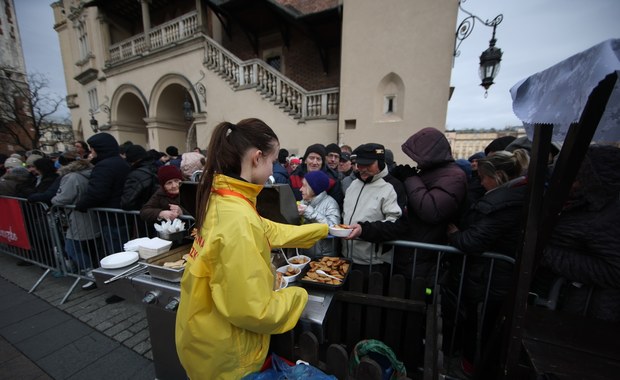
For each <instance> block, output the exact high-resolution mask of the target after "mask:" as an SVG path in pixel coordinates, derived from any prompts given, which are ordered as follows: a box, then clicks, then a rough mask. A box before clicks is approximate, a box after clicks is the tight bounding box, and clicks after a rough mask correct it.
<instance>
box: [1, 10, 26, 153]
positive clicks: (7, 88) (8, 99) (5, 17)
mask: <svg viewBox="0 0 620 380" xmlns="http://www.w3.org/2000/svg"><path fill="white" fill-rule="evenodd" d="M13 86H23V87H27V86H28V82H27V77H26V65H25V60H24V52H23V50H22V42H21V37H20V34H19V28H18V25H17V17H16V16H15V6H14V3H13V0H6V1H2V2H0V91H1V92H2V94H0V152H1V153H4V154H11V153H15V152H18V151H23V150H25V149H24V148H22V147H19V146H16V145H14V144H12V143H11V142H12V141H14V138H15V137H18V138H20V140H21V141H22V142H26V141H28V140H29V136H27V133H28V131H24V130H20V129H18V128H15V127H14V125H13V124H12V122H11V120H10V117H12V111H13V109H14V107H15V106H16V105H20V104H21V103H22V102H23V99H20V98H19V97H18V96H16V95H15V91H14V87H13ZM5 113H6V114H8V115H6V114H5ZM27 148H29V146H27Z"/></svg>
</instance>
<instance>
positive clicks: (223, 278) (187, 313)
mask: <svg viewBox="0 0 620 380" xmlns="http://www.w3.org/2000/svg"><path fill="white" fill-rule="evenodd" d="M279 148H280V146H279V142H278V138H277V136H276V134H275V133H274V132H273V130H272V129H271V128H270V127H269V126H267V125H266V124H265V123H263V122H262V121H260V120H258V119H246V120H242V121H240V122H239V123H238V124H236V125H235V124H231V123H222V124H220V125H218V126H217V127H216V128H215V131H214V132H213V135H212V138H211V142H210V144H209V148H208V150H207V151H208V157H207V163H206V165H205V168H204V172H203V174H202V176H201V180H200V187H199V191H198V195H197V211H196V212H197V214H198V215H197V224H196V225H197V226H200V230H199V233H198V235H197V236H196V239H195V241H194V245H193V247H192V250H191V252H190V257H189V259H188V262H187V266H186V267H185V273H184V275H183V279H182V280H181V302H180V305H179V309H178V312H177V318H176V345H177V352H178V354H179V358H180V360H181V363H182V364H183V367H184V368H185V371H186V372H187V375H188V376H189V378H190V379H192V380H199V379H200V380H203V379H204V380H206V379H208V380H213V379H235V380H236V379H240V378H241V377H243V376H244V375H247V374H249V373H251V372H255V371H257V370H259V369H260V367H261V365H262V364H263V362H264V360H265V358H266V356H267V351H268V349H269V338H270V335H271V334H279V333H283V332H286V331H288V330H291V329H292V328H293V327H294V326H295V325H296V324H297V321H298V319H299V317H300V315H301V312H302V310H303V309H304V307H305V305H306V302H307V300H308V294H307V293H306V291H305V290H304V289H303V288H300V287H289V288H285V289H282V290H279V291H275V290H274V275H273V272H272V270H271V264H270V261H271V249H272V248H278V247H299V248H309V247H311V246H312V245H313V244H314V243H315V242H316V241H318V240H320V239H323V238H325V237H326V236H327V232H328V227H327V225H325V224H307V225H303V226H292V225H286V224H280V223H275V222H272V221H270V220H267V219H264V218H261V217H260V216H259V215H258V213H257V212H256V197H257V196H258V193H259V192H260V191H261V189H262V188H263V184H264V183H265V182H266V181H267V178H268V177H269V176H270V175H271V174H272V167H273V162H274V161H275V160H276V159H277V156H278V151H279Z"/></svg>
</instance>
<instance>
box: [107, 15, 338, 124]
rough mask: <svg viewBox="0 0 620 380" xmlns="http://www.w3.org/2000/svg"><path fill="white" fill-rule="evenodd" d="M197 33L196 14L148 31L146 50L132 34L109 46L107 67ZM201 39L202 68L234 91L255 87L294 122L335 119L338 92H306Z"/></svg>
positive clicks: (264, 66) (263, 65)
mask: <svg viewBox="0 0 620 380" xmlns="http://www.w3.org/2000/svg"><path fill="white" fill-rule="evenodd" d="M197 32H198V15H197V12H195V11H194V12H190V13H187V14H185V15H183V16H181V17H179V18H176V19H174V20H171V21H169V22H167V23H165V24H162V25H159V26H157V27H156V28H153V29H152V30H151V31H150V32H149V40H150V48H149V47H148V46H147V43H146V39H145V36H144V34H139V35H136V36H134V37H132V38H130V39H128V40H125V41H121V42H119V43H117V44H114V45H112V46H111V47H110V59H109V61H108V64H114V63H119V62H122V61H124V60H127V59H130V58H132V57H136V56H139V55H141V54H142V53H144V52H146V51H148V50H155V49H160V48H165V47H166V46H169V45H172V44H174V43H178V42H179V41H182V40H184V39H187V38H189V37H192V36H193V35H195V34H196V33H197ZM203 37H204V39H205V66H206V67H207V68H209V69H211V70H213V71H214V72H216V73H218V74H219V75H220V76H221V77H222V78H224V80H226V81H228V82H229V83H230V85H231V86H232V87H233V88H234V89H236V90H242V89H246V88H255V89H256V91H258V92H259V93H261V95H262V96H263V97H264V98H265V99H267V100H269V101H271V102H272V103H274V104H275V105H277V106H278V107H280V108H282V110H283V111H284V112H286V113H288V114H289V115H290V116H292V117H293V118H295V119H298V120H300V121H304V120H308V119H337V118H338V102H339V95H340V92H339V89H338V88H337V87H335V88H328V89H324V90H317V91H306V90H305V89H303V88H302V87H301V86H299V85H298V84H296V83H295V82H293V81H291V80H290V79H289V78H287V77H285V76H284V75H282V74H281V73H280V72H278V71H277V70H275V69H274V68H272V67H271V66H269V65H267V64H266V63H265V62H264V61H261V60H259V59H251V60H248V61H241V60H240V59H239V58H238V57H236V56H235V55H234V54H232V53H231V52H229V51H228V50H226V49H225V48H224V47H222V46H221V45H219V44H218V43H217V42H215V41H214V40H213V39H211V38H210V37H208V36H203Z"/></svg>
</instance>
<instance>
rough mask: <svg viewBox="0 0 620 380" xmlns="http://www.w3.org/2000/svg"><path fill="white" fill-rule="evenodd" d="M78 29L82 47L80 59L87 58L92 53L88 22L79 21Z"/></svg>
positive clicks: (79, 44) (80, 47) (79, 43)
mask: <svg viewBox="0 0 620 380" xmlns="http://www.w3.org/2000/svg"><path fill="white" fill-rule="evenodd" d="M76 30H77V35H78V46H79V49H80V59H81V60H82V59H86V58H88V55H89V53H90V49H89V47H88V35H87V34H86V24H85V23H84V22H83V21H79V22H78V24H77V27H76Z"/></svg>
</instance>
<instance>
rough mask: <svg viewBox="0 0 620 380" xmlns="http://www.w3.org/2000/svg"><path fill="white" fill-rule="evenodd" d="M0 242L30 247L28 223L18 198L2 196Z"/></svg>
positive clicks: (25, 247) (0, 201) (0, 199)
mask: <svg viewBox="0 0 620 380" xmlns="http://www.w3.org/2000/svg"><path fill="white" fill-rule="evenodd" d="M0 210H2V214H3V216H2V218H0V243H4V244H8V245H12V246H15V247H19V248H23V249H30V242H29V241H28V234H27V233H26V223H25V221H24V215H23V214H22V209H21V207H19V201H18V200H17V199H6V198H0Z"/></svg>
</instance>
